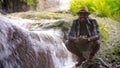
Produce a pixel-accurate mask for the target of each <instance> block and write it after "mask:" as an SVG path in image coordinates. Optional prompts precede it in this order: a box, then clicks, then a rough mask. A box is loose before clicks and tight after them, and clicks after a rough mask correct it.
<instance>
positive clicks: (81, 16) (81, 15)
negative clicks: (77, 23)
mask: <svg viewBox="0 0 120 68" xmlns="http://www.w3.org/2000/svg"><path fill="white" fill-rule="evenodd" d="M87 17H88V13H85V12H81V13H79V18H80V20H81V21H85V20H86V18H87Z"/></svg>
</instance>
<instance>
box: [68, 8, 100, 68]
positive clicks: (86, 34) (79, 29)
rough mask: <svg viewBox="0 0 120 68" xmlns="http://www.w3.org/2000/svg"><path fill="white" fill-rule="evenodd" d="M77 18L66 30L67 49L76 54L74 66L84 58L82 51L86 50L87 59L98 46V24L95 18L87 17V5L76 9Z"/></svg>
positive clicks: (91, 56) (79, 63) (89, 58)
mask: <svg viewBox="0 0 120 68" xmlns="http://www.w3.org/2000/svg"><path fill="white" fill-rule="evenodd" d="M77 14H78V16H79V17H78V19H76V20H73V23H72V24H71V26H70V28H69V32H68V40H67V41H66V47H67V49H68V50H69V51H70V52H72V53H73V54H75V55H76V56H78V59H79V60H78V63H77V64H76V66H79V65H81V64H82V62H83V61H85V60H86V58H85V57H84V55H83V53H84V52H86V51H88V52H90V53H89V56H88V58H87V60H91V59H92V58H93V57H94V55H95V54H96V53H97V51H98V50H99V48H100V41H99V38H100V34H99V25H98V23H97V21H96V20H95V19H92V18H90V17H89V14H90V12H89V11H88V9H87V7H85V6H82V7H80V10H79V11H78V13H77Z"/></svg>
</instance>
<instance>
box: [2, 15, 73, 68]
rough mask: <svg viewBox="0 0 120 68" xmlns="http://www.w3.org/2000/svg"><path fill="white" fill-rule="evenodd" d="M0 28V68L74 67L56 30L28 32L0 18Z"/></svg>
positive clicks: (60, 33) (58, 30)
mask: <svg viewBox="0 0 120 68" xmlns="http://www.w3.org/2000/svg"><path fill="white" fill-rule="evenodd" d="M12 22H13V21H12ZM14 22H15V21H14ZM16 23H17V22H16ZM0 24H2V25H0V36H1V37H0V68H70V67H73V66H74V63H75V62H74V61H73V60H72V56H71V53H69V52H68V51H67V49H66V47H65V45H64V43H63V41H62V38H63V36H62V35H63V34H62V31H61V30H60V29H50V30H42V31H28V30H25V28H24V29H23V28H21V27H19V26H18V25H15V24H13V23H11V20H9V19H7V18H3V17H0Z"/></svg>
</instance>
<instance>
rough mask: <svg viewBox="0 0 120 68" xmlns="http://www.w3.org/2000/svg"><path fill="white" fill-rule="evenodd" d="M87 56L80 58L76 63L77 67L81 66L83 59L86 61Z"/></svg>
mask: <svg viewBox="0 0 120 68" xmlns="http://www.w3.org/2000/svg"><path fill="white" fill-rule="evenodd" d="M85 60H86V59H85V58H78V63H77V64H76V65H75V66H76V67H78V66H80V65H81V64H82V62H83V61H85Z"/></svg>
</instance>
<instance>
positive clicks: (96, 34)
mask: <svg viewBox="0 0 120 68" xmlns="http://www.w3.org/2000/svg"><path fill="white" fill-rule="evenodd" d="M93 26H94V36H91V37H89V38H88V41H96V40H99V39H100V31H99V25H98V22H97V21H96V20H93Z"/></svg>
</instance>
